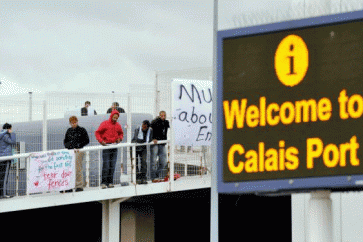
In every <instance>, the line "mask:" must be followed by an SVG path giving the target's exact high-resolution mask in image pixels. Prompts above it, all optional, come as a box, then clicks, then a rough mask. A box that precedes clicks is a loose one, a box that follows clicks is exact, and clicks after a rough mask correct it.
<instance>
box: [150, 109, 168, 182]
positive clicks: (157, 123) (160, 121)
mask: <svg viewBox="0 0 363 242" xmlns="http://www.w3.org/2000/svg"><path fill="white" fill-rule="evenodd" d="M151 128H152V129H153V143H154V145H152V146H151V157H150V170H151V179H152V180H153V179H156V178H164V177H165V175H166V174H165V173H163V170H164V169H165V167H166V163H167V159H166V144H158V140H160V141H161V140H167V134H168V129H169V128H170V125H169V121H168V120H166V112H165V111H160V113H159V117H157V118H156V119H154V120H153V121H152V122H151ZM157 156H158V157H159V164H158V166H157V168H156V170H155V169H154V166H155V163H156V157H157Z"/></svg>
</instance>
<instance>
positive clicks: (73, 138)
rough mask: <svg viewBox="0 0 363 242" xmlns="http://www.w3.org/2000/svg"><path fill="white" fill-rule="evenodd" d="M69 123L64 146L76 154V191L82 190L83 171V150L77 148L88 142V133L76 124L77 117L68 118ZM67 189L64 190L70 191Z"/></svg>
mask: <svg viewBox="0 0 363 242" xmlns="http://www.w3.org/2000/svg"><path fill="white" fill-rule="evenodd" d="M69 124H70V125H71V127H70V128H69V129H68V130H67V132H66V135H65V137H64V141H63V143H64V147H66V148H67V149H75V156H76V192H79V191H83V188H84V183H83V171H82V161H83V155H84V152H80V151H79V150H78V149H82V148H83V147H84V146H86V145H88V144H89V137H88V133H87V131H86V129H85V128H83V127H80V126H78V119H77V117H76V116H72V117H70V118H69ZM71 191H72V190H67V191H66V192H71Z"/></svg>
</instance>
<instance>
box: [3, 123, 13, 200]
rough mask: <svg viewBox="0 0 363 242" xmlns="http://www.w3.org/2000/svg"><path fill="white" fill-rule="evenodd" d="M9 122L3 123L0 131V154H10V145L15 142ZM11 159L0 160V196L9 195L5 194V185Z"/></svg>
mask: <svg viewBox="0 0 363 242" xmlns="http://www.w3.org/2000/svg"><path fill="white" fill-rule="evenodd" d="M11 128H12V127H11V124H8V123H6V124H4V125H3V130H2V131H1V133H0V156H11V155H13V154H12V147H11V145H14V144H15V143H16V138H15V134H14V133H13V131H12V129H11ZM10 164H11V160H5V161H0V198H4V197H5V198H6V197H9V196H7V194H6V185H7V180H8V175H9V169H10Z"/></svg>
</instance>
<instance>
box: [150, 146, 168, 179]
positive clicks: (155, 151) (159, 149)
mask: <svg viewBox="0 0 363 242" xmlns="http://www.w3.org/2000/svg"><path fill="white" fill-rule="evenodd" d="M157 156H159V164H158V166H157V168H156V170H155V168H154V167H155V164H156V157H157ZM166 162H167V160H166V145H164V144H156V145H152V146H151V157H150V173H151V174H150V176H151V179H155V178H164V177H165V176H166V175H167V173H166V171H165V170H164V169H165V167H166Z"/></svg>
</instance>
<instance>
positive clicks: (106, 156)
mask: <svg viewBox="0 0 363 242" xmlns="http://www.w3.org/2000/svg"><path fill="white" fill-rule="evenodd" d="M119 116H120V113H119V112H118V111H117V110H113V111H112V112H111V115H110V118H109V119H108V120H105V121H103V122H102V123H101V124H100V126H99V127H98V129H97V130H96V132H95V135H96V139H97V141H98V142H99V143H100V144H101V145H103V146H106V145H107V144H113V143H117V144H118V143H120V142H121V141H122V139H123V137H124V133H123V130H122V127H121V125H120V124H119V123H118V122H117V120H118V118H119ZM102 159H103V165H102V173H101V175H102V178H101V186H102V188H106V187H109V188H112V187H113V173H114V172H115V167H116V161H117V148H113V149H104V150H102Z"/></svg>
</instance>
